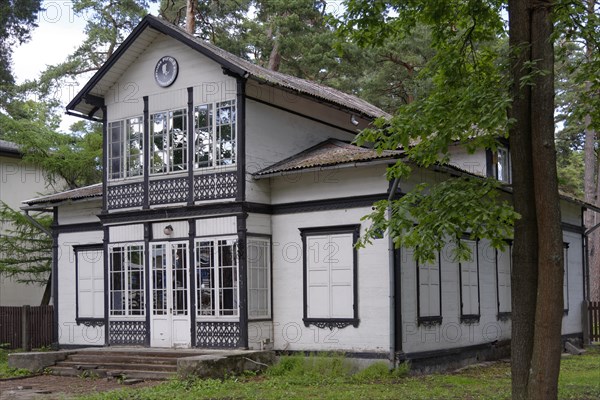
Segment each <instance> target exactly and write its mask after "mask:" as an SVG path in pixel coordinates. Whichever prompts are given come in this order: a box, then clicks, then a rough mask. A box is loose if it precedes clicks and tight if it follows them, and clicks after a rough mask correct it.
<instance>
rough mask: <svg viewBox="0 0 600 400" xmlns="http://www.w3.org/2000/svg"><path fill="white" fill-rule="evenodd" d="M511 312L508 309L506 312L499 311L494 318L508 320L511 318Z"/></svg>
mask: <svg viewBox="0 0 600 400" xmlns="http://www.w3.org/2000/svg"><path fill="white" fill-rule="evenodd" d="M511 316H512V314H511V313H510V311H508V312H499V313H498V315H496V319H497V320H498V321H509V320H510V318H511Z"/></svg>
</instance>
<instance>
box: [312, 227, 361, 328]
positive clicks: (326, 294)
mask: <svg viewBox="0 0 600 400" xmlns="http://www.w3.org/2000/svg"><path fill="white" fill-rule="evenodd" d="M358 230H359V226H358V225H357V226H354V225H353V226H341V227H331V228H330V227H327V228H315V229H302V230H301V231H302V237H303V243H304V268H305V270H304V285H305V291H304V323H305V325H307V326H308V325H309V324H311V323H320V322H327V321H343V322H344V323H347V324H352V325H353V326H358V303H357V301H358V297H357V291H356V284H357V282H356V280H355V278H356V274H357V271H356V268H357V265H356V261H357V253H356V249H355V248H354V243H355V242H356V239H357V236H358Z"/></svg>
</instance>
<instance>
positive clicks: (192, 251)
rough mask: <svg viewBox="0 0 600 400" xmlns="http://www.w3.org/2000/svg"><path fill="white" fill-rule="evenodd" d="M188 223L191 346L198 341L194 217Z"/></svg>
mask: <svg viewBox="0 0 600 400" xmlns="http://www.w3.org/2000/svg"><path fill="white" fill-rule="evenodd" d="M191 188H192V190H191V193H192V196H193V194H194V190H193V186H191ZM188 223H189V231H188V235H189V242H188V243H189V248H188V249H189V250H188V259H189V260H188V265H189V278H188V279H189V282H190V284H189V291H190V304H189V313H190V331H191V332H190V334H191V339H192V343H191V345H192V347H196V343H197V342H198V338H197V335H196V279H195V278H196V264H195V257H196V248H195V246H194V239H195V237H196V221H195V220H194V219H190V220H189V221H188Z"/></svg>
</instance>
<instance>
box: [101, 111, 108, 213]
mask: <svg viewBox="0 0 600 400" xmlns="http://www.w3.org/2000/svg"><path fill="white" fill-rule="evenodd" d="M107 118H108V117H107V115H106V106H102V180H103V185H102V213H103V214H104V213H108V122H107Z"/></svg>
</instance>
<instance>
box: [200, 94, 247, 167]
mask: <svg viewBox="0 0 600 400" xmlns="http://www.w3.org/2000/svg"><path fill="white" fill-rule="evenodd" d="M236 123H237V111H236V105H235V101H234V100H230V101H222V102H219V103H215V104H203V105H199V106H196V108H195V109H194V127H195V128H194V130H195V137H194V146H195V148H194V153H195V155H194V165H195V167H196V168H204V167H214V166H220V165H231V164H235V158H236V149H235V146H236Z"/></svg>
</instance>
